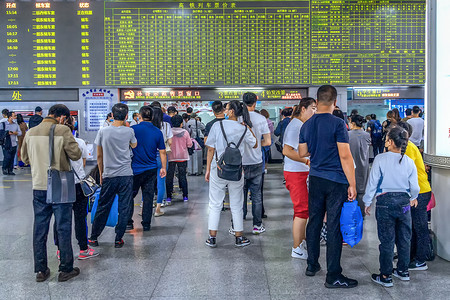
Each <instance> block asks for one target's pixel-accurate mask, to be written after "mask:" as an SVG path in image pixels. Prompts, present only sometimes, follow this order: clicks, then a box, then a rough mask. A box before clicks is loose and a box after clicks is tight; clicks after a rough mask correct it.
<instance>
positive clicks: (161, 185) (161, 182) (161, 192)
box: [156, 155, 167, 204]
mask: <svg viewBox="0 0 450 300" xmlns="http://www.w3.org/2000/svg"><path fill="white" fill-rule="evenodd" d="M156 161H157V162H158V170H157V174H156V175H157V176H158V177H157V179H156V184H157V190H158V197H157V198H156V203H158V204H161V203H162V201H163V199H164V197H165V195H166V177H167V176H166V177H164V178H161V176H160V173H159V171H161V168H162V163H161V158H160V157H159V155H158V156H157V157H156ZM166 170H167V164H166Z"/></svg>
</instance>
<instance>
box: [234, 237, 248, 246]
mask: <svg viewBox="0 0 450 300" xmlns="http://www.w3.org/2000/svg"><path fill="white" fill-rule="evenodd" d="M234 245H235V246H236V247H245V246H248V245H250V241H249V239H248V238H246V237H245V236H237V237H236V243H235V244H234Z"/></svg>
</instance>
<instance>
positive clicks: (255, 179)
mask: <svg viewBox="0 0 450 300" xmlns="http://www.w3.org/2000/svg"><path fill="white" fill-rule="evenodd" d="M243 167H244V204H243V209H244V217H245V216H246V215H247V197H248V196H247V195H248V191H250V197H251V199H252V216H253V225H256V226H261V223H262V215H263V213H262V190H261V186H262V177H263V168H262V163H260V164H256V165H248V166H243Z"/></svg>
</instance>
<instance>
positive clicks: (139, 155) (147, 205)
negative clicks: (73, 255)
mask: <svg viewBox="0 0 450 300" xmlns="http://www.w3.org/2000/svg"><path fill="white" fill-rule="evenodd" d="M139 114H140V115H141V117H142V121H141V123H139V124H138V125H135V126H133V130H134V134H135V136H136V140H137V142H138V144H137V147H136V148H134V149H133V159H132V162H131V167H132V169H133V196H132V198H133V199H134V198H135V197H136V196H137V194H138V193H139V189H141V190H142V199H143V206H142V223H141V224H142V227H143V229H144V231H149V230H150V226H151V221H152V210H153V209H152V208H153V196H154V194H155V182H156V178H157V170H158V163H157V160H156V156H157V152H158V151H159V156H160V157H161V165H162V167H161V171H160V176H161V178H164V177H165V176H166V165H167V156H166V146H165V144H164V137H163V134H162V132H161V130H160V129H159V128H157V127H156V126H154V125H153V124H152V116H153V112H152V109H151V108H150V107H148V106H143V107H141V109H140V110H139ZM133 212H134V202H133V201H131V203H130V214H129V218H128V225H127V230H132V229H134V226H133Z"/></svg>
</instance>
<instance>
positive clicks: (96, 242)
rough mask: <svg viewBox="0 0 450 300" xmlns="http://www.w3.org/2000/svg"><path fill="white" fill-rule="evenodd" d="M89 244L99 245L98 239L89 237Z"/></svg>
mask: <svg viewBox="0 0 450 300" xmlns="http://www.w3.org/2000/svg"><path fill="white" fill-rule="evenodd" d="M88 242H89V246H92V247H98V240H93V239H88Z"/></svg>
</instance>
